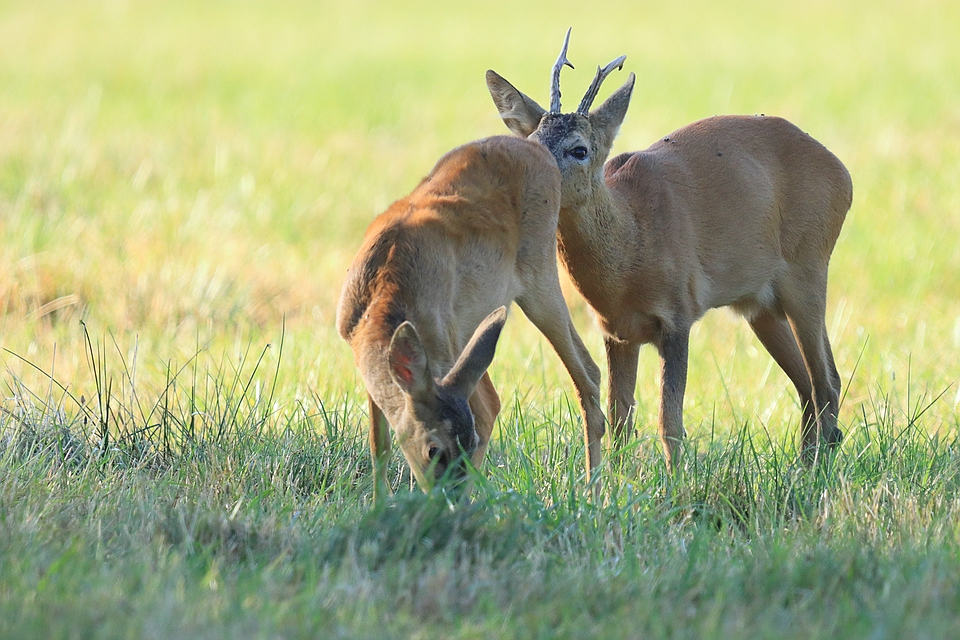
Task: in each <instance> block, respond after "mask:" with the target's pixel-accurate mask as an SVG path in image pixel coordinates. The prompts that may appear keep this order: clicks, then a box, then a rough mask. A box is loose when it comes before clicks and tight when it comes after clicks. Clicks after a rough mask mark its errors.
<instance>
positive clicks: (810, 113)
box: [0, 0, 960, 639]
mask: <svg viewBox="0 0 960 640" xmlns="http://www.w3.org/2000/svg"><path fill="white" fill-rule="evenodd" d="M571 25H572V26H573V36H572V40H571V49H570V53H569V56H570V58H571V59H572V61H573V62H574V64H576V65H577V69H576V70H575V71H570V70H568V71H565V72H564V80H563V86H564V88H565V92H566V95H569V96H577V97H579V95H580V94H581V92H582V91H583V89H584V88H585V87H586V85H587V84H588V82H589V79H590V78H591V77H592V70H593V69H594V68H595V65H596V64H604V63H606V62H607V61H609V60H611V59H613V58H614V57H616V56H617V55H620V54H626V55H627V62H626V70H629V71H633V72H635V73H636V74H637V76H638V83H637V88H636V89H635V91H634V99H633V103H632V105H631V108H630V111H629V112H628V115H627V119H626V122H625V124H624V126H623V129H622V131H621V134H620V137H619V139H618V142H617V144H616V146H615V148H614V152H618V151H625V150H630V149H636V148H642V147H646V146H647V145H649V144H650V143H651V142H652V141H654V140H656V139H657V138H659V137H661V136H663V135H666V134H667V133H669V132H670V131H672V130H674V129H676V128H678V127H680V126H682V125H684V124H686V123H688V122H690V121H693V120H695V119H698V118H701V117H706V116H710V115H714V114H717V113H766V114H777V115H782V116H785V117H787V118H789V119H790V120H792V121H793V122H795V123H797V124H798V125H799V126H800V127H801V128H803V129H804V130H806V131H808V132H809V133H811V135H813V136H814V137H816V138H817V139H819V140H820V141H821V142H823V143H824V144H826V145H827V146H828V147H829V148H830V149H831V150H832V151H834V152H835V153H836V154H837V155H838V156H839V157H840V158H841V159H842V160H843V161H844V162H845V163H846V165H847V167H848V168H849V169H850V172H851V174H852V175H853V180H854V204H853V208H852V210H851V212H850V215H849V216H848V218H847V222H846V225H845V227H844V231H843V233H842V235H841V237H840V241H839V243H838V246H837V249H836V251H835V253H834V258H833V261H832V265H831V266H832V268H831V282H830V299H829V310H828V318H827V321H828V327H829V329H830V333H831V340H832V342H833V344H834V348H835V353H836V359H837V364H838V367H839V369H840V372H841V375H842V376H843V378H844V380H845V381H846V382H847V384H845V392H844V393H845V395H844V399H843V406H842V409H841V416H840V421H841V426H842V427H843V429H844V431H845V432H846V433H847V434H848V438H847V440H846V441H845V442H844V445H843V447H842V450H841V452H840V454H839V455H838V457H837V459H836V461H835V464H834V465H833V467H832V468H831V469H829V472H828V473H823V474H821V473H815V472H806V471H804V470H803V469H801V468H798V467H797V466H796V464H795V451H796V449H795V440H796V429H797V424H798V422H799V416H800V408H799V407H798V404H797V400H796V398H795V397H794V392H793V390H792V388H791V387H790V385H789V383H788V382H787V380H786V378H785V376H784V375H783V374H782V372H780V370H779V369H778V368H777V367H776V365H775V364H774V363H773V362H772V360H771V359H770V358H769V356H767V354H766V353H765V352H764V351H763V350H762V348H761V347H760V346H759V344H758V343H757V342H756V340H755V339H754V338H753V337H752V334H750V332H749V330H748V329H747V327H746V326H745V324H744V323H743V322H742V321H740V320H737V319H736V318H734V317H733V316H732V315H731V314H729V313H727V312H714V313H712V314H709V315H708V316H707V317H706V318H705V319H704V320H703V321H702V322H701V323H700V324H699V325H697V327H696V328H695V330H694V334H693V336H692V342H691V348H690V352H691V362H690V374H689V375H690V379H689V383H688V387H687V389H688V390H687V401H686V405H685V417H686V424H687V430H688V432H689V433H690V435H691V448H690V452H689V455H687V456H686V458H685V464H686V468H685V469H683V471H682V473H681V474H680V475H679V476H678V477H676V478H668V477H666V475H665V474H664V470H663V463H662V458H661V456H660V453H659V450H658V447H657V444H656V441H655V438H654V435H655V433H654V432H655V427H654V423H655V421H656V413H657V402H656V398H657V385H658V382H657V369H658V362H657V359H656V357H655V354H654V352H653V350H652V349H651V350H649V351H648V352H647V353H645V354H644V356H643V357H642V359H641V371H640V380H639V382H638V389H637V393H638V398H639V403H640V404H639V407H638V411H639V415H638V430H639V436H640V437H639V439H638V441H637V444H636V446H635V448H633V449H632V450H631V451H630V452H629V455H628V456H627V458H628V461H627V462H626V464H625V465H624V467H623V468H622V469H618V470H608V471H607V472H606V475H605V479H604V491H603V496H602V499H600V500H594V499H592V498H591V497H590V496H589V495H588V492H586V491H585V490H584V487H583V478H582V469H583V450H582V444H581V438H580V434H579V430H580V427H579V423H578V419H579V418H578V414H577V411H576V410H575V403H573V402H572V399H569V398H568V394H569V393H570V392H571V385H570V383H569V379H568V378H567V376H566V374H565V373H564V371H563V368H562V366H561V365H560V363H559V361H558V359H557V358H556V357H555V355H554V354H553V353H552V352H551V350H550V348H549V346H548V345H546V344H545V342H544V341H543V340H542V339H541V338H540V337H539V335H538V334H537V332H536V330H535V329H533V328H532V326H531V325H530V324H529V323H528V322H527V321H526V320H525V319H524V318H523V316H522V314H521V313H519V312H517V313H514V314H513V315H512V316H511V319H510V321H509V322H508V325H507V328H506V329H505V331H504V335H503V338H502V339H501V342H500V346H499V348H498V354H497V358H496V360H495V362H494V364H493V367H492V368H491V375H492V376H493V379H494V381H495V383H496V384H497V387H498V389H499V390H500V393H501V396H502V398H503V400H504V407H505V409H504V412H503V414H502V416H501V418H500V422H499V430H498V432H497V433H496V434H495V441H494V443H493V445H492V448H491V452H490V456H489V458H488V460H487V462H486V463H485V465H484V468H483V469H482V470H481V473H480V474H479V475H478V477H477V480H476V482H477V489H476V491H475V493H474V499H473V501H472V502H471V503H470V504H469V505H456V506H454V505H451V504H450V503H448V501H447V500H446V498H445V496H444V495H442V494H439V493H438V494H436V495H424V494H422V493H420V492H419V491H411V490H410V489H409V478H408V476H407V474H406V473H405V470H404V469H403V466H402V465H401V464H400V461H399V455H398V456H396V458H397V459H395V460H394V462H393V467H392V478H393V481H394V487H395V489H396V492H395V494H394V496H393V497H392V498H391V500H390V501H389V504H387V505H386V506H384V507H382V508H377V509H375V508H373V507H372V505H371V490H372V487H371V482H370V480H371V478H370V473H369V467H370V465H369V460H368V458H367V453H366V446H365V436H364V432H363V425H364V420H365V405H364V402H363V390H362V385H361V382H360V380H359V376H358V375H357V373H356V371H355V367H354V365H353V362H352V356H351V354H350V352H349V349H348V348H347V346H346V345H345V344H344V343H343V342H342V341H341V340H340V339H339V337H338V336H337V335H336V331H335V329H334V326H333V324H334V306H335V302H336V299H337V296H338V294H339V288H340V284H341V279H342V277H343V274H344V271H345V269H346V266H347V264H348V263H349V261H350V259H351V258H352V256H353V254H354V252H355V251H356V249H357V248H358V246H359V241H360V237H361V235H362V233H363V230H364V229H365V227H366V225H367V224H368V223H369V221H370V220H371V218H372V217H373V215H374V214H375V213H377V212H379V211H381V210H383V209H384V208H385V207H386V206H387V205H388V204H389V203H390V202H391V201H392V200H393V199H395V198H398V197H400V196H402V195H404V194H406V193H407V192H409V191H410V189H411V188H412V187H413V186H414V184H415V183H416V182H417V180H418V179H419V178H420V177H421V176H422V175H424V174H425V173H426V172H427V171H428V170H429V169H430V167H431V166H432V164H433V162H434V161H435V160H436V159H437V158H438V157H439V156H440V155H441V154H442V153H443V152H445V151H447V150H449V149H450V148H452V147H454V146H456V145H458V144H461V143H463V142H466V141H469V140H472V139H475V138H479V137H483V136H487V135H492V134H500V133H505V132H506V129H505V128H504V127H503V125H502V123H501V122H500V120H499V117H498V116H497V113H496V109H495V108H494V106H493V104H492V102H491V100H490V98H489V96H488V94H487V92H486V88H485V85H484V81H483V74H484V71H485V70H486V69H488V68H493V69H495V70H497V71H498V72H499V73H501V74H503V75H504V76H506V77H507V78H508V79H510V80H511V81H512V82H513V83H515V84H516V85H517V86H518V87H520V88H521V89H523V90H524V91H526V92H528V93H530V94H531V95H532V96H533V97H534V98H535V99H538V100H539V101H540V102H541V103H544V102H546V99H547V95H546V94H547V87H548V85H549V71H550V67H551V65H552V64H553V61H554V60H555V57H556V54H557V52H558V49H559V46H560V44H561V41H562V37H563V33H564V31H565V30H566V28H567V27H568V26H571ZM957 33H960V5H958V4H957V3H956V2H953V1H951V0H921V1H917V2H913V3H910V4H908V5H904V4H903V3H898V2H892V1H887V0H881V1H879V2H877V1H874V2H866V1H861V0H851V1H849V2H821V1H820V0H815V1H813V2H780V3H778V2H760V1H758V0H757V1H754V0H744V1H737V2H732V3H723V8H722V9H720V8H719V7H718V6H717V5H716V3H710V2H706V1H704V0H697V1H689V2H687V1H684V2H675V3H647V2H643V3H637V2H621V3H605V2H600V3H593V4H591V5H590V6H589V9H587V8H586V5H584V4H583V3H574V2H566V1H564V2H556V3H553V4H551V5H550V6H549V8H547V7H540V6H537V7H536V8H533V7H531V8H520V7H519V6H517V4H516V3H512V4H509V5H507V4H502V5H496V4H494V3H490V2H472V1H471V2H463V3H450V2H433V1H420V2H412V3H389V2H358V1H353V2H327V3H311V2H305V1H303V2H300V1H294V0H289V1H287V0H284V1H281V2H273V3H267V2H252V1H249V2H241V1H237V2H205V3H196V2H185V1H183V2H181V1H170V2H154V1H136V0H129V1H125V0H111V1H103V2H69V3H68V2H53V1H46V0H44V1H37V2H31V3H23V2H8V1H5V0H0V349H2V350H0V362H2V365H3V370H2V372H0V389H2V392H0V637H2V638H171V637H184V638H234V637H236V638H294V637H322V638H328V637H370V638H383V637H413V638H434V637H441V636H454V637H465V638H480V637H484V638H487V637H503V638H512V637H516V638H520V637H524V638H526V637H543V638H550V637H627V638H651V637H670V638H687V637H691V638H693V637H717V638H735V637H747V636H750V637H769V638H820V637H824V638H825V637H844V638H877V639H880V638H953V637H956V636H957V631H958V629H960V410H958V406H960V143H958V141H960V83H958V78H960V47H957V46H956V43H955V40H956V34H957ZM625 77H626V71H624V72H623V73H621V74H620V75H619V76H616V75H615V76H614V77H612V78H611V79H610V80H609V81H608V83H609V84H610V85H611V86H608V87H607V88H606V91H605V92H604V93H606V92H609V91H611V90H612V88H613V87H614V86H617V85H618V83H619V82H620V81H622V80H625ZM572 99H573V98H571V100H572ZM568 292H569V294H570V295H569V296H568V302H569V304H570V306H571V309H572V311H573V314H574V320H575V322H576V323H577V326H578V327H579V329H580V331H581V334H582V335H583V337H584V339H585V341H586V342H587V345H588V346H589V347H590V349H591V351H592V352H593V353H594V355H595V357H596V359H597V360H598V362H602V342H601V339H600V336H599V332H598V330H597V329H596V327H595V326H594V325H593V324H592V321H591V319H590V317H589V315H588V313H587V311H586V308H585V306H584V303H583V302H582V300H580V299H579V298H578V297H577V296H576V294H575V293H574V292H573V291H572V290H571V289H568Z"/></svg>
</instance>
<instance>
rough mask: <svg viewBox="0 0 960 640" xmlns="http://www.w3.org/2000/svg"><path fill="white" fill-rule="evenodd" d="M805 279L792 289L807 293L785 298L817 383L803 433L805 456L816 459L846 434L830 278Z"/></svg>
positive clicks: (786, 309) (784, 307)
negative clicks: (829, 313) (830, 331)
mask: <svg viewBox="0 0 960 640" xmlns="http://www.w3.org/2000/svg"><path fill="white" fill-rule="evenodd" d="M824 276H825V272H824ZM803 280H804V281H803V282H794V283H793V286H792V287H790V290H791V291H793V292H796V293H800V294H803V297H800V296H798V295H796V293H794V295H783V296H782V297H781V302H782V304H783V310H784V312H785V313H786V314H787V319H788V320H789V322H790V326H791V327H792V328H793V334H794V336H795V337H796V340H797V343H798V344H799V347H800V352H801V354H802V355H803V361H804V364H805V365H806V369H807V374H808V375H809V377H810V381H811V382H812V385H813V394H812V395H813V405H814V407H813V408H814V416H813V420H811V421H809V422H807V421H806V420H805V423H804V431H803V433H802V435H801V438H802V440H801V441H802V446H803V457H804V459H806V460H807V461H808V462H813V461H814V460H815V459H817V457H818V453H819V451H820V447H821V446H822V445H827V446H833V445H836V444H839V442H840V440H841V439H842V438H843V433H842V432H841V431H840V429H839V428H838V427H837V414H838V413H839V404H840V376H839V374H838V372H837V367H836V365H835V364H834V360H833V351H832V350H831V349H830V341H829V338H828V336H827V325H826V320H825V316H826V278H825V277H819V278H818V277H816V276H813V277H811V276H810V274H805V275H804V276H803Z"/></svg>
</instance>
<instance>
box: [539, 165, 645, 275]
mask: <svg viewBox="0 0 960 640" xmlns="http://www.w3.org/2000/svg"><path fill="white" fill-rule="evenodd" d="M635 226H636V223H635V221H634V220H633V218H632V216H630V215H629V214H627V213H626V211H625V206H624V202H623V201H622V199H621V198H620V197H619V195H618V194H616V193H615V192H613V191H611V190H610V188H609V187H607V185H606V183H605V182H604V181H603V177H602V176H596V177H595V179H594V180H592V181H591V184H590V188H589V189H588V190H587V191H586V192H585V193H582V194H579V197H578V198H576V199H575V201H574V202H571V203H563V204H562V206H561V208H560V224H559V231H558V242H559V245H560V252H561V256H562V258H563V260H564V263H565V265H566V267H567V270H568V271H569V272H570V275H571V276H572V277H573V278H574V281H575V282H577V284H578V286H580V282H579V281H580V280H581V279H587V278H594V277H596V278H598V279H606V280H609V274H611V273H617V272H618V271H615V269H617V267H618V266H619V263H620V262H621V261H622V259H623V256H624V255H628V254H627V250H628V247H625V246H624V242H625V241H628V240H629V239H630V238H631V237H632V236H633V235H634V227H635ZM603 274H607V275H608V277H607V278H603Z"/></svg>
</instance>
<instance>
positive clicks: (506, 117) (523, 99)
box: [487, 30, 636, 206]
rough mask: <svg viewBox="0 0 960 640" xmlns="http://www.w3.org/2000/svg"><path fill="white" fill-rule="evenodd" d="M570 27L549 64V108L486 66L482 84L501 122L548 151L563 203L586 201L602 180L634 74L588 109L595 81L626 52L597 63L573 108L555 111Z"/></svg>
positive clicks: (620, 61)
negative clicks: (601, 64)
mask: <svg viewBox="0 0 960 640" xmlns="http://www.w3.org/2000/svg"><path fill="white" fill-rule="evenodd" d="M569 42H570V31H569V30H568V31H567V36H566V39H565V40H564V42H563V49H562V50H561V51H560V56H559V58H557V62H556V64H554V67H553V75H552V83H551V87H550V111H546V110H544V109H543V107H541V106H540V105H538V104H537V103H536V102H535V101H534V100H533V99H532V98H530V97H529V96H527V95H525V94H523V93H522V92H520V91H519V90H518V89H517V88H516V87H514V86H513V85H512V84H510V83H509V82H507V81H506V80H505V79H504V78H503V77H501V76H500V75H499V74H497V73H496V72H495V71H493V70H490V71H487V89H488V90H489V91H490V95H491V96H492V97H493V102H494V104H496V106H497V110H498V111H499V112H500V117H501V118H502V119H503V122H504V123H505V124H506V125H507V127H508V128H509V129H510V131H512V132H513V133H515V134H516V135H518V136H520V137H521V138H530V139H531V140H534V141H536V142H539V143H540V144H542V145H543V146H545V147H546V148H547V149H549V150H550V153H552V154H553V157H554V159H555V160H556V161H557V166H558V167H559V168H560V174H561V176H562V189H563V193H562V196H561V202H562V204H563V206H578V205H581V204H583V203H584V202H587V201H589V199H590V197H591V194H592V192H593V190H594V188H597V187H602V185H603V164H604V162H606V159H607V156H608V155H609V153H610V148H611V147H612V146H613V140H614V138H616V136H617V132H618V131H619V129H620V124H621V123H622V122H623V118H624V116H625V115H626V113H627V107H628V106H629V105H630V96H631V94H632V93H633V84H634V81H635V79H636V78H635V76H634V74H633V73H631V74H630V76H629V78H628V79H627V81H626V82H625V83H624V85H623V86H622V87H620V88H619V89H617V90H616V91H615V92H614V93H613V94H612V95H611V96H610V97H609V98H607V100H606V101H605V102H604V103H603V104H602V105H600V107H598V108H597V109H596V110H594V111H590V107H591V106H592V105H593V101H594V100H595V99H596V97H597V93H598V92H599V90H600V85H601V84H602V83H603V81H604V80H605V79H606V77H607V76H608V75H610V74H611V73H612V72H613V71H614V70H615V69H621V68H623V62H624V60H626V56H620V57H619V58H617V59H616V60H613V61H612V62H611V63H610V64H608V65H607V66H605V67H603V68H600V67H597V74H596V76H595V77H594V79H593V82H592V83H591V84H590V87H589V88H588V89H587V92H586V94H584V96H583V100H581V101H580V106H579V107H577V110H576V111H575V112H574V113H561V112H560V70H561V69H562V68H563V67H564V66H568V67H570V68H571V69H572V68H573V65H572V64H570V61H569V60H567V46H568V44H569Z"/></svg>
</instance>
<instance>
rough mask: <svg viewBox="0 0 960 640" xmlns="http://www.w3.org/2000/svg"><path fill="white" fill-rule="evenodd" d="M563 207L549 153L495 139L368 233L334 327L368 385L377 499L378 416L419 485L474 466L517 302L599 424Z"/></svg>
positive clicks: (458, 152)
mask: <svg viewBox="0 0 960 640" xmlns="http://www.w3.org/2000/svg"><path fill="white" fill-rule="evenodd" d="M559 206H560V174H559V172H558V171H557V167H556V163H555V162H554V160H553V157H552V156H551V155H550V153H549V152H548V151H547V150H546V149H544V148H543V147H542V146H541V145H538V144H536V143H534V142H529V141H526V140H519V139H517V138H513V137H509V136H498V137H493V138H487V139H485V140H480V141H477V142H473V143H470V144H467V145H464V146H462V147H459V148H457V149H454V150H453V151H451V152H449V153H447V154H446V155H445V156H443V157H442V158H441V159H440V161H439V162H437V165H436V166H435V167H434V168H433V170H432V171H431V172H430V174H429V175H428V176H427V177H426V178H424V179H423V181H422V182H421V183H420V184H419V186H417V188H416V189H414V190H413V193H411V194H410V195H409V196H407V197H405V198H402V199H400V200H398V201H397V202H395V203H393V205H391V206H390V208H389V209H387V210H386V212H384V213H382V214H380V215H379V216H378V217H377V218H376V219H375V220H374V221H373V222H372V223H371V225H370V227H369V228H368V229H367V232H366V236H365V237H364V240H363V245H362V247H361V248H360V252H359V254H358V255H357V257H356V258H355V259H354V262H353V265H352V266H351V267H350V269H349V271H348V273H347V279H346V282H345V283H344V285H343V291H342V293H341V295H340V302H339V305H338V308H337V329H338V331H339V333H340V335H341V336H342V337H343V338H344V339H345V340H347V341H348V342H349V343H350V346H351V347H352V349H353V353H354V358H355V360H356V363H357V366H358V368H359V369H360V374H361V376H362V377H363V380H364V383H365V385H366V388H367V394H368V398H369V409H370V421H371V424H370V448H371V453H372V455H373V462H374V475H375V484H374V487H375V489H374V497H375V499H377V498H378V497H379V496H380V495H382V493H383V491H384V490H385V488H386V487H385V484H384V483H385V477H386V463H387V461H388V459H389V451H390V432H389V428H388V425H387V424H386V423H385V422H384V419H386V421H387V422H389V425H390V426H392V427H393V429H394V431H395V433H396V439H397V441H398V444H399V445H400V449H401V450H402V451H403V454H404V457H405V458H406V459H407V463H408V464H409V465H410V469H411V470H412V472H413V474H414V475H415V476H416V478H417V480H418V481H419V483H420V484H421V486H423V487H424V488H427V487H429V486H431V484H432V483H433V481H434V480H435V479H436V478H439V477H440V476H441V475H442V474H443V473H444V472H446V471H447V470H448V469H451V472H452V475H454V476H457V477H458V479H462V477H463V475H464V472H465V468H464V467H463V464H462V461H463V458H462V457H461V456H469V457H470V458H471V460H472V462H473V464H474V465H479V464H480V461H481V460H482V459H483V455H484V452H485V450H486V447H487V442H488V441H489V439H490V435H491V432H492V431H493V426H494V420H495V419H496V417H497V414H498V413H499V411H500V400H499V398H498V397H497V392H496V390H495V389H494V387H493V383H492V382H491V381H490V377H489V375H488V374H487V373H486V369H487V367H488V366H489V365H490V362H491V360H492V358H493V354H494V349H495V347H496V343H497V339H498V338H499V335H500V329H501V328H502V326H503V323H504V321H505V320H506V309H505V308H503V307H504V306H506V305H509V304H510V303H511V302H512V301H514V300H516V302H517V304H518V305H519V306H520V308H521V309H523V312H524V313H525V314H526V316H527V317H528V318H529V319H530V320H531V321H532V322H533V324H534V325H536V327H537V328H538V329H539V330H540V331H541V332H542V333H543V335H544V336H546V338H547V339H548V340H549V341H550V343H551V344H552V345H553V347H554V349H555V350H556V352H557V355H559V356H560V359H561V360H562V361H563V364H564V365H565V366H566V368H567V371H568V372H569V373H570V376H571V377H572V378H573V383H574V386H575V387H576V391H577V398H578V400H579V403H580V409H581V411H582V413H583V419H584V423H585V431H586V432H587V433H594V432H596V431H597V430H598V429H601V430H602V429H603V419H604V418H603V412H602V411H601V409H600V369H599V367H597V365H596V364H595V363H594V361H593V359H592V358H591V357H590V354H589V352H588V351H587V350H586V348H585V347H584V345H583V342H582V341H581V340H580V336H579V335H577V332H576V330H575V329H574V326H573V324H572V322H571V321H570V315H569V312H568V311H567V306H566V303H565V301H564V299H563V294H562V293H561V292H560V283H559V276H558V273H557V260H556V254H557V250H556V247H557V239H556V238H557V218H558V215H559ZM498 307H499V308H498ZM471 335H472V337H471Z"/></svg>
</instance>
